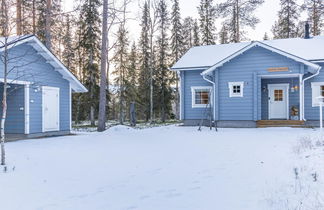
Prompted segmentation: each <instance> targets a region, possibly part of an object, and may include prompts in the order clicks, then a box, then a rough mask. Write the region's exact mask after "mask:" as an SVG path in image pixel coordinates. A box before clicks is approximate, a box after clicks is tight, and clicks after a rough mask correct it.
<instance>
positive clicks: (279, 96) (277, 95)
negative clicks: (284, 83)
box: [274, 90, 283, 101]
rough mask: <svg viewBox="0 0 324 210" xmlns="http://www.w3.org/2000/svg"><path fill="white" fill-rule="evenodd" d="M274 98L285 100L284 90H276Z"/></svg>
mask: <svg viewBox="0 0 324 210" xmlns="http://www.w3.org/2000/svg"><path fill="white" fill-rule="evenodd" d="M274 100H275V101H283V90H274Z"/></svg>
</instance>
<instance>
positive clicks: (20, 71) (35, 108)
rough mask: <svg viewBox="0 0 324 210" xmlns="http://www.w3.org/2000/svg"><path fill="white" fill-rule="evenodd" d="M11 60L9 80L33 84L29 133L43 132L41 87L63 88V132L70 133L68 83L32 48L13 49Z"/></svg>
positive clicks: (23, 45) (1, 71)
mask: <svg viewBox="0 0 324 210" xmlns="http://www.w3.org/2000/svg"><path fill="white" fill-rule="evenodd" d="M9 58H11V61H10V63H9V69H13V70H12V72H11V73H10V74H9V75H8V78H10V79H17V80H23V81H29V82H32V85H31V86H30V133H40V132H42V92H41V90H42V89H41V87H42V86H51V87H58V88H60V108H59V110H60V131H68V130H70V115H71V113H70V98H69V82H68V81H67V80H66V79H64V78H63V77H62V75H61V74H60V73H59V72H57V71H55V70H54V68H53V66H52V65H50V64H49V63H47V61H46V60H45V59H44V58H43V57H42V56H41V55H40V54H38V53H37V51H36V50H35V49H34V48H33V47H31V46H30V45H27V44H22V45H19V46H16V47H14V48H12V49H10V51H9ZM14 58H16V59H14ZM1 75H3V65H2V64H0V78H2V76H1ZM22 91H23V90H22ZM22 93H24V92H22ZM9 106H10V104H8V107H9ZM17 126H18V125H17Z"/></svg>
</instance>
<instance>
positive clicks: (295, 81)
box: [261, 78, 299, 120]
mask: <svg viewBox="0 0 324 210" xmlns="http://www.w3.org/2000/svg"><path fill="white" fill-rule="evenodd" d="M282 83H286V84H287V83H288V84H289V113H290V109H291V107H292V106H296V107H298V108H299V89H298V90H297V91H295V92H291V91H290V88H291V87H292V85H294V86H295V85H298V86H299V78H287V79H284V78H282V79H262V81H261V119H262V120H268V119H269V118H268V116H269V115H268V114H269V100H268V89H267V88H268V84H282ZM264 87H265V88H266V91H263V88H264Z"/></svg>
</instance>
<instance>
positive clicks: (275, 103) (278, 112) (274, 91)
mask: <svg viewBox="0 0 324 210" xmlns="http://www.w3.org/2000/svg"><path fill="white" fill-rule="evenodd" d="M288 89H289V84H269V85H268V90H269V119H287V120H288V119H289V115H288Z"/></svg>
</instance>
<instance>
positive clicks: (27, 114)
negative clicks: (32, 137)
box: [24, 85, 30, 134]
mask: <svg viewBox="0 0 324 210" xmlns="http://www.w3.org/2000/svg"><path fill="white" fill-rule="evenodd" d="M29 91H30V88H29V85H25V86H24V99H25V109H24V110H25V134H29V132H30V123H29V117H30V110H29V103H30V97H29V93H30V92H29Z"/></svg>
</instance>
